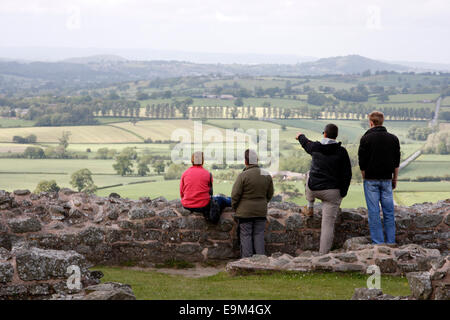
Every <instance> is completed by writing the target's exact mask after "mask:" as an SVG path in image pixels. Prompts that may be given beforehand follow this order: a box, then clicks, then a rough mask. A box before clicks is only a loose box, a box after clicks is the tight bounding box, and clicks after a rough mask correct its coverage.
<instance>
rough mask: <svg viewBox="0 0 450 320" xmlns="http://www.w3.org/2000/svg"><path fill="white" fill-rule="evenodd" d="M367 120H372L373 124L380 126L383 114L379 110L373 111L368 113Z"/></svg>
mask: <svg viewBox="0 0 450 320" xmlns="http://www.w3.org/2000/svg"><path fill="white" fill-rule="evenodd" d="M369 120H370V121H372V122H373V124H374V125H375V126H381V125H382V124H383V122H384V114H383V112H381V111H373V112H371V113H370V114H369Z"/></svg>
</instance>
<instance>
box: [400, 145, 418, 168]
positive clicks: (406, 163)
mask: <svg viewBox="0 0 450 320" xmlns="http://www.w3.org/2000/svg"><path fill="white" fill-rule="evenodd" d="M421 154H422V149H421V150H417V151H416V152H414V153H413V154H412V155H410V156H409V157H408V158H407V159H406V160H405V161H403V162H402V163H400V166H399V168H398V170H399V171H400V170H402V169H404V168H406V167H407V166H408V165H409V164H410V163H411V162H413V161H414V160H416V159H417V158H418V157H419V156H420V155H421Z"/></svg>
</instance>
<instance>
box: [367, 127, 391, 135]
mask: <svg viewBox="0 0 450 320" xmlns="http://www.w3.org/2000/svg"><path fill="white" fill-rule="evenodd" d="M386 131H387V130H386V127H384V126H376V127H373V128H370V129H369V130H367V131H366V133H364V135H366V134H369V133H373V132H386Z"/></svg>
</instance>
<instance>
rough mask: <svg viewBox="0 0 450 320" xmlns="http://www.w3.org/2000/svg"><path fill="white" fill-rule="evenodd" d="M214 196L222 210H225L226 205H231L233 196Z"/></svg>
mask: <svg viewBox="0 0 450 320" xmlns="http://www.w3.org/2000/svg"><path fill="white" fill-rule="evenodd" d="M213 198H214V200H216V201H217V203H218V204H219V206H220V210H223V209H224V208H226V207H231V197H224V196H213Z"/></svg>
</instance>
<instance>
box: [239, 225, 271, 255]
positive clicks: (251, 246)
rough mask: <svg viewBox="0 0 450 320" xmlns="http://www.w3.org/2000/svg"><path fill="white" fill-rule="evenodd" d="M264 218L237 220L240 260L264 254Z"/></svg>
mask: <svg viewBox="0 0 450 320" xmlns="http://www.w3.org/2000/svg"><path fill="white" fill-rule="evenodd" d="M265 228H266V218H247V219H244V218H239V238H240V248H241V258H246V257H251V256H253V255H254V254H265V250H264V229H265Z"/></svg>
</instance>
